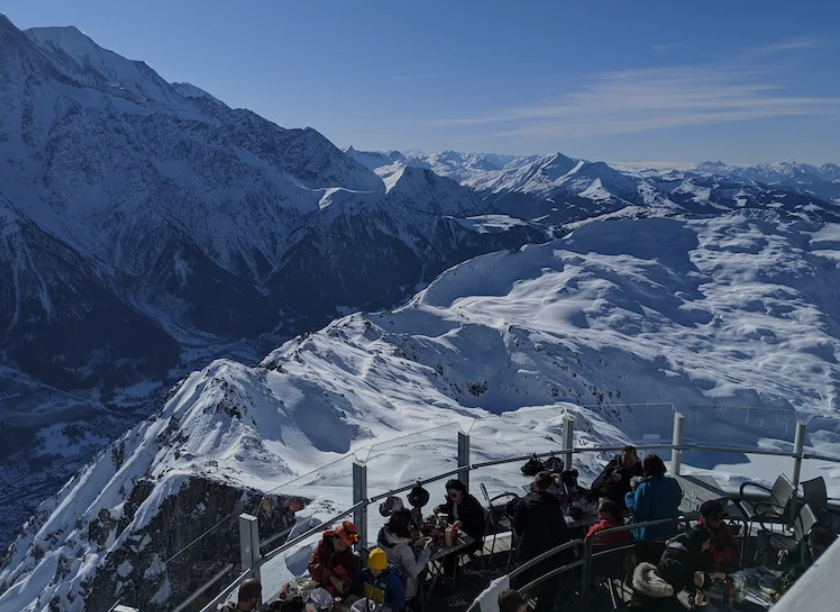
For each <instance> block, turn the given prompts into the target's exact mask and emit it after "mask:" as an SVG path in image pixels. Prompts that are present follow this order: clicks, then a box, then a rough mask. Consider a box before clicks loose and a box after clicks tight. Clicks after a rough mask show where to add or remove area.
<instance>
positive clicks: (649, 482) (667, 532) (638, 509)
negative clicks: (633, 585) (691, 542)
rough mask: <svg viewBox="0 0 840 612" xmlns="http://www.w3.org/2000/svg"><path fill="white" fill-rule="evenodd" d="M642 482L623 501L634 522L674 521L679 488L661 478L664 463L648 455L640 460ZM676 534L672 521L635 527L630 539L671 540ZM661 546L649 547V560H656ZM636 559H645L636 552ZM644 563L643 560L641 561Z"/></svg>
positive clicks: (666, 477) (675, 523) (676, 513)
mask: <svg viewBox="0 0 840 612" xmlns="http://www.w3.org/2000/svg"><path fill="white" fill-rule="evenodd" d="M644 470H645V479H644V480H643V481H642V483H641V484H640V485H639V486H638V487H637V488H636V490H635V492H634V491H631V492H630V493H628V494H627V497H626V499H625V501H626V503H627V508H628V509H629V510H630V513H631V514H632V516H633V521H632V522H634V523H646V522H648V521H658V520H661V519H676V518H677V517H678V516H679V512H680V510H679V508H680V503H681V502H682V496H683V493H682V487H680V483H678V482H677V481H676V480H675V479H674V478H671V477H669V476H665V472H666V471H667V470H666V469H665V463H664V462H663V461H662V459H661V458H660V457H659V455H648V456H647V457H645V460H644ZM678 531H679V525H678V524H677V522H676V520H674V522H673V523H670V524H664V525H653V526H650V527H637V528H636V529H634V530H633V536H634V537H635V538H636V540H639V541H662V542H664V541H665V540H667V539H668V538H671V537H673V536H675V535H676V534H677V532H678ZM659 548H661V547H652V548H651V551H650V556H651V557H657V558H656V559H655V560H654V561H652V563H656V562H657V561H658V560H659V559H658V554H657V553H661V550H659ZM640 556H647V555H645V554H644V552H642V551H640ZM644 560H647V559H644Z"/></svg>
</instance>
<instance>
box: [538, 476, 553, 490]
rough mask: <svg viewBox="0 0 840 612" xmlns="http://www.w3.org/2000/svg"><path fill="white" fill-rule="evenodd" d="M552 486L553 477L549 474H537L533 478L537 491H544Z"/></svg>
mask: <svg viewBox="0 0 840 612" xmlns="http://www.w3.org/2000/svg"><path fill="white" fill-rule="evenodd" d="M552 484H554V477H553V476H552V475H551V472H539V473H538V474H537V475H536V476H534V487H535V488H536V489H537V491H546V490H548V488H549V487H550V486H551V485H552Z"/></svg>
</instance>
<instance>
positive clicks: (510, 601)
mask: <svg viewBox="0 0 840 612" xmlns="http://www.w3.org/2000/svg"><path fill="white" fill-rule="evenodd" d="M499 612H528V600H527V599H525V598H524V597H523V596H522V595H521V594H520V593H519V591H516V590H514V589H505V590H504V591H502V592H501V593H499Z"/></svg>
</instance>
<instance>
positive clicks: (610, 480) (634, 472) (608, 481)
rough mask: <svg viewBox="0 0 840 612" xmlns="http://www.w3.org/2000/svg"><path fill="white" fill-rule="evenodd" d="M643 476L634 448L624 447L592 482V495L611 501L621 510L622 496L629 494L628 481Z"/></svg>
mask: <svg viewBox="0 0 840 612" xmlns="http://www.w3.org/2000/svg"><path fill="white" fill-rule="evenodd" d="M644 475H645V474H644V470H643V468H642V462H641V461H639V455H638V453H637V452H636V447H635V446H625V447H624V449H622V451H621V455H619V456H617V457H615V458H614V459H613V460H612V461H610V462H609V463H608V464H607V465H605V466H604V469H603V470H601V473H600V474H599V475H598V477H597V478H596V479H595V480H594V481H593V482H592V495H593V496H595V497H596V498H601V497H606V498H607V499H611V500H613V501H614V502H615V503H617V504H618V505H619V506H621V507H622V508H623V507H625V505H624V496H625V495H627V493H629V492H630V480H631V479H632V478H633V477H635V476H638V477H640V478H643V477H644Z"/></svg>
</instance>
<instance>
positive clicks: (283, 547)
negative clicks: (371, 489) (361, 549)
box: [260, 500, 367, 563]
mask: <svg viewBox="0 0 840 612" xmlns="http://www.w3.org/2000/svg"><path fill="white" fill-rule="evenodd" d="M366 502H367V500H363V501H360V502H358V503H356V504H353V505H352V506H350V507H349V508H348V509H347V510H344V511H342V512H341V513H340V514H336V515H333V516H331V517H330V518H329V519H327V520H326V521H323V522H322V523H320V524H319V525H316V526H315V527H311V528H310V529H307V530H306V531H304V532H303V533H302V534H300V535H299V536H298V537H296V538H294V539H292V540H287V541H286V542H283V543H282V544H281V545H280V546H278V547H277V548H275V549H274V550H272V551H269V552H267V553H265V554H264V555H263V556H262V559H261V560H260V563H265V562H266V561H268V560H269V559H273V558H274V557H276V556H277V555H279V554H280V553H282V552H286V551H287V550H288V549H289V548H291V547H292V546H294V545H296V544H300V543H301V542H303V541H304V540H306V539H308V538H311V537H312V536H314V535H315V534H316V533H319V532H321V531H323V530H324V527H329V526H330V525H332V524H333V523H335V522H336V521H337V520H338V519H340V518H344V517H345V516H347V515H348V514H352V513H353V512H354V511H355V510H357V509H358V508H361V507H363V506H366V505H367V503H366Z"/></svg>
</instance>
